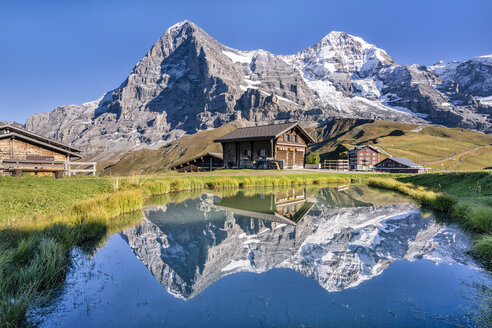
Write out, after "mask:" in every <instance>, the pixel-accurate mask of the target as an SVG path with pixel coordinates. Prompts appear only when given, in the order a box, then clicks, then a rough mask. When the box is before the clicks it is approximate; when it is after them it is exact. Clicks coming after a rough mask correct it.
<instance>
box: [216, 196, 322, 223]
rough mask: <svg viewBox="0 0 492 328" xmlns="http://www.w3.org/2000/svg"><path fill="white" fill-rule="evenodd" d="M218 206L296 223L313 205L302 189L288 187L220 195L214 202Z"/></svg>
mask: <svg viewBox="0 0 492 328" xmlns="http://www.w3.org/2000/svg"><path fill="white" fill-rule="evenodd" d="M214 204H215V205H217V206H218V207H221V208H224V209H227V210H229V211H231V212H233V213H236V214H239V215H242V216H247V217H251V218H256V219H261V220H268V221H274V222H281V223H287V224H296V223H297V222H299V220H300V219H302V218H303V217H304V216H305V215H306V214H307V213H308V212H309V210H310V209H311V207H313V205H314V203H312V202H309V201H308V200H307V199H306V193H305V191H304V189H289V190H286V191H276V192H272V193H259V194H254V195H251V196H249V195H248V196H246V195H245V194H244V191H240V192H239V193H237V194H236V195H234V196H230V197H222V199H221V201H220V202H218V203H217V202H216V203H214Z"/></svg>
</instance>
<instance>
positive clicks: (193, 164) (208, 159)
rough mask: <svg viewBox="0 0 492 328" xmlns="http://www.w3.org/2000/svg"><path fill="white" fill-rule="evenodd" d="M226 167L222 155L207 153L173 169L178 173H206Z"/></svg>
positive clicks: (172, 168)
mask: <svg viewBox="0 0 492 328" xmlns="http://www.w3.org/2000/svg"><path fill="white" fill-rule="evenodd" d="M222 167H224V160H223V158H222V154H221V153H206V154H203V155H200V156H197V157H194V158H192V159H190V160H188V161H186V162H182V163H179V164H177V165H174V166H173V167H171V170H174V171H178V172H204V171H213V170H216V169H219V168H222Z"/></svg>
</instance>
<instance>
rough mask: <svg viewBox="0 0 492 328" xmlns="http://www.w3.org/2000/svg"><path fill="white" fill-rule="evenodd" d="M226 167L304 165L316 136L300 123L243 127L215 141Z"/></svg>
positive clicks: (295, 166) (301, 166)
mask: <svg viewBox="0 0 492 328" xmlns="http://www.w3.org/2000/svg"><path fill="white" fill-rule="evenodd" d="M214 142H220V143H221V144H222V149H223V158H224V165H225V167H226V168H269V167H271V166H270V165H271V164H272V163H276V164H275V166H277V165H278V168H280V169H285V168H293V169H295V168H304V159H305V156H306V147H307V145H308V144H310V143H313V142H314V139H313V138H312V137H311V136H310V135H309V134H308V133H307V132H306V130H304V129H303V128H302V127H301V126H300V125H299V124H298V123H282V124H272V125H263V126H252V127H246V128H239V129H237V130H235V131H232V132H230V133H228V134H226V135H225V136H223V137H221V138H218V139H216V140H214Z"/></svg>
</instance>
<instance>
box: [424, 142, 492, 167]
mask: <svg viewBox="0 0 492 328" xmlns="http://www.w3.org/2000/svg"><path fill="white" fill-rule="evenodd" d="M484 147H488V145H487V146H479V147H475V148H472V149H468V150H465V151H463V152H461V153H458V154H455V155H453V156H449V157H446V158H443V159H439V160H437V161H432V162H425V163H423V164H434V163H440V162H445V161H447V160H450V159H453V158H455V157H458V156H461V155H463V154H466V153H470V152H472V151H474V150H477V149H480V148H484Z"/></svg>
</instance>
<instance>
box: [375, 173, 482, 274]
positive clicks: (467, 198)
mask: <svg viewBox="0 0 492 328" xmlns="http://www.w3.org/2000/svg"><path fill="white" fill-rule="evenodd" d="M368 184H369V185H370V186H373V187H377V188H383V189H389V190H395V191H398V192H400V193H402V194H405V195H408V196H410V197H412V198H413V199H415V200H416V201H417V202H419V203H420V204H421V205H423V206H426V207H429V208H432V209H433V210H436V211H438V212H442V213H446V214H447V215H446V217H447V218H448V219H449V220H450V221H451V222H455V223H458V224H460V225H461V226H462V227H463V228H465V229H466V230H468V231H470V232H471V233H472V236H473V239H474V246H473V248H472V249H471V250H470V252H471V253H472V254H474V255H475V256H477V257H478V258H480V259H481V260H483V262H484V264H485V265H487V266H488V267H489V268H491V267H492V174H490V173H487V172H474V173H473V172H472V173H448V174H425V175H413V176H405V177H398V178H397V179H392V178H381V177H376V178H370V179H368Z"/></svg>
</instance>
